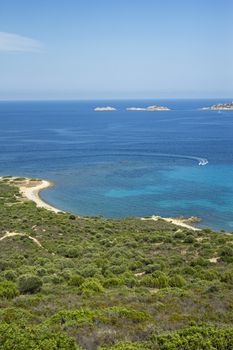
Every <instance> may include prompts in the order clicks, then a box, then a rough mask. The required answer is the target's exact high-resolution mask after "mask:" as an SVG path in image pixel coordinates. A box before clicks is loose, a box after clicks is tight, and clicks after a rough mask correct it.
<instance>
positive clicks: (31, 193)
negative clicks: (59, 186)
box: [0, 176, 63, 213]
mask: <svg viewBox="0 0 233 350" xmlns="http://www.w3.org/2000/svg"><path fill="white" fill-rule="evenodd" d="M0 180H2V181H3V180H4V181H6V182H8V183H12V184H14V185H15V186H17V187H18V188H19V191H20V193H21V195H22V198H23V199H26V200H30V201H33V202H34V203H36V206H37V207H38V208H45V209H47V210H50V211H53V212H54V213H59V212H63V211H62V210H61V209H58V208H56V207H54V206H52V205H50V204H48V203H46V202H45V201H44V200H42V199H41V197H40V192H41V191H42V190H45V189H46V188H49V187H52V186H53V182H51V181H47V180H39V179H38V180H37V179H29V178H17V177H15V176H12V177H7V178H6V177H5V178H4V177H0Z"/></svg>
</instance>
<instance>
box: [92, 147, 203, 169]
mask: <svg viewBox="0 0 233 350" xmlns="http://www.w3.org/2000/svg"><path fill="white" fill-rule="evenodd" d="M92 156H93V155H92ZM95 156H96V157H102V156H129V157H161V158H163V157H164V158H180V159H189V160H193V161H196V162H197V163H198V165H200V166H205V165H207V164H208V163H209V161H208V160H207V159H206V158H200V157H195V156H188V155H183V154H172V153H154V152H148V153H145V152H135V151H134V152H132V153H128V152H125V151H124V152H121V151H120V150H119V152H118V153H112V152H111V153H104V154H96V155H95Z"/></svg>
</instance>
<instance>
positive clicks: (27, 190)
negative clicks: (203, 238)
mask: <svg viewBox="0 0 233 350" xmlns="http://www.w3.org/2000/svg"><path fill="white" fill-rule="evenodd" d="M0 180H1V181H4V182H6V183H10V184H13V185H15V186H17V187H18V188H19V192H20V194H21V195H22V198H21V199H22V200H29V201H32V202H34V203H35V204H36V206H37V207H38V208H44V209H47V210H50V211H52V212H54V213H56V214H57V213H65V211H63V210H61V209H59V208H56V207H54V206H52V205H50V204H48V203H46V202H45V201H44V200H43V199H42V198H41V197H40V192H41V191H43V190H46V189H48V188H50V187H52V186H54V183H53V182H52V181H48V180H42V179H30V178H17V177H15V176H9V177H4V176H1V177H0ZM140 219H141V220H153V221H158V220H164V221H166V222H168V223H171V224H173V225H176V226H178V227H182V228H187V229H189V230H192V231H201V229H200V228H198V227H195V226H193V225H191V224H190V223H189V222H190V218H187V219H183V218H166V217H162V216H156V215H152V216H150V217H141V218H140Z"/></svg>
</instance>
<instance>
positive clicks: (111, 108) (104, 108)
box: [94, 106, 116, 112]
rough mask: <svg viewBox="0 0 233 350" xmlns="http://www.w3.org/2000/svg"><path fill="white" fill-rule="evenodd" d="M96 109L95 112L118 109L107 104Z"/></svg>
mask: <svg viewBox="0 0 233 350" xmlns="http://www.w3.org/2000/svg"><path fill="white" fill-rule="evenodd" d="M94 111H95V112H114V111H116V108H114V107H109V106H107V107H96V108H95V109H94Z"/></svg>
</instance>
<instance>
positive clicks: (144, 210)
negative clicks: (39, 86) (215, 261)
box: [0, 100, 233, 231]
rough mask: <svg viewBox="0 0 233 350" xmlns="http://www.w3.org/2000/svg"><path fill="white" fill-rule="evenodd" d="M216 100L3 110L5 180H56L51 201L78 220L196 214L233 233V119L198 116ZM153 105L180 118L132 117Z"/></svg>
mask: <svg viewBox="0 0 233 350" xmlns="http://www.w3.org/2000/svg"><path fill="white" fill-rule="evenodd" d="M222 101H223V100H221V102H222ZM215 102H219V100H199V101H198V100H166V101H86V102H1V103H0V170H1V171H0V172H1V175H19V176H35V177H41V178H46V179H50V180H53V181H54V182H55V187H54V188H51V189H49V190H46V191H44V192H42V197H43V199H45V200H46V201H47V202H49V203H51V204H53V205H55V206H57V207H60V208H61V209H64V210H68V211H71V212H74V213H77V214H85V215H104V216H108V217H125V216H145V215H153V214H155V215H162V216H179V215H185V216H191V215H195V216H200V217H201V218H202V223H201V225H202V226H210V227H212V228H215V229H221V228H223V229H225V230H230V231H233V112H232V111H225V112H220V113H218V112H217V111H202V110H198V108H199V107H204V106H208V105H211V104H213V103H215ZM151 104H164V105H167V106H169V107H171V108H172V110H171V111H169V112H137V111H135V112H132V111H130V112H129V111H128V112H127V111H125V108H126V107H130V106H144V105H151ZM103 105H111V106H114V107H116V108H117V109H118V111H117V112H94V111H93V108H94V107H96V106H103ZM205 160H208V164H206V165H199V163H200V162H202V163H203V162H204V164H205V163H207V162H206V161H205Z"/></svg>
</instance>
